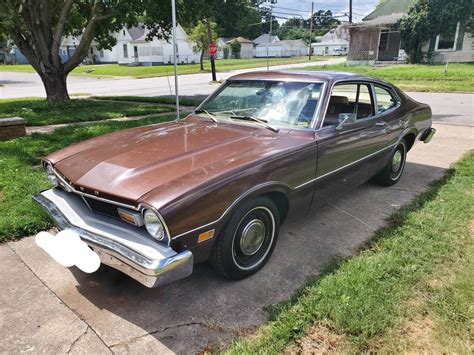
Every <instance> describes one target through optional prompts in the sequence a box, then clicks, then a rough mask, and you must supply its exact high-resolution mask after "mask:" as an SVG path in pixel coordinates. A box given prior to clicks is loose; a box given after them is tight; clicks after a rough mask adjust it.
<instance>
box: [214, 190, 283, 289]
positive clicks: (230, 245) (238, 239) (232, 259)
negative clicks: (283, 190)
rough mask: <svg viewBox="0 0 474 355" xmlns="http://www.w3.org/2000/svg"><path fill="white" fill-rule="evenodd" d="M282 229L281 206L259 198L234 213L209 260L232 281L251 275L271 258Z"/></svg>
mask: <svg viewBox="0 0 474 355" xmlns="http://www.w3.org/2000/svg"><path fill="white" fill-rule="evenodd" d="M279 230H280V214H279V212H278V208H277V206H276V205H275V203H274V202H273V201H272V200H271V199H270V198H268V197H263V196H262V197H257V198H256V199H254V200H252V201H249V202H247V203H245V204H243V205H242V206H241V207H240V208H239V209H238V210H237V211H235V212H234V214H233V215H232V217H231V218H230V219H229V221H228V222H227V224H226V225H225V227H224V229H223V230H222V231H221V233H220V234H219V237H218V238H217V240H216V241H215V243H214V246H213V249H212V252H211V256H210V258H209V261H210V263H211V265H212V266H213V267H214V269H215V270H216V271H217V273H219V274H221V275H223V276H225V277H227V278H229V279H233V280H240V279H243V278H245V277H247V276H250V275H252V274H254V273H256V272H257V271H258V270H260V269H261V268H262V267H263V266H264V265H265V264H266V263H267V261H268V259H270V256H271V255H272V252H273V249H275V245H276V242H277V239H278V232H279Z"/></svg>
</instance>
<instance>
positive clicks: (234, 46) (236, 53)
mask: <svg viewBox="0 0 474 355" xmlns="http://www.w3.org/2000/svg"><path fill="white" fill-rule="evenodd" d="M241 49H242V45H241V44H240V42H239V41H237V39H234V40H232V42H230V50H231V52H232V56H233V57H234V58H235V59H239V58H240V50H241Z"/></svg>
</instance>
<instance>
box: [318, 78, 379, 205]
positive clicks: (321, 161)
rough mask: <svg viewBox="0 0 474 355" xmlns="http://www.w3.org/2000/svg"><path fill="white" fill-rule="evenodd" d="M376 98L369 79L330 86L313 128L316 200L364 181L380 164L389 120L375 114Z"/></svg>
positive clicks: (333, 194) (329, 197) (321, 200)
mask: <svg viewBox="0 0 474 355" xmlns="http://www.w3.org/2000/svg"><path fill="white" fill-rule="evenodd" d="M375 102H376V101H375V96H374V92H373V88H372V85H371V84H370V83H368V82H341V83H337V84H336V85H334V87H333V88H332V91H331V96H330V98H329V100H328V104H327V109H326V113H325V116H324V120H323V122H322V126H321V128H320V129H319V130H317V131H316V140H317V144H318V162H317V172H316V181H315V195H314V201H315V202H316V204H319V203H323V202H326V201H328V200H330V199H332V198H333V197H335V196H337V195H340V194H342V193H344V192H346V191H348V190H350V189H351V188H353V187H355V186H357V185H359V184H361V183H363V182H365V181H367V180H368V179H369V178H370V177H371V176H372V175H373V174H374V173H375V172H376V171H377V169H378V168H379V166H380V164H381V162H382V161H383V159H384V155H383V152H384V151H385V150H386V148H387V144H388V124H387V123H386V122H385V121H383V119H382V118H381V115H377V112H376V107H375ZM344 118H346V121H345V122H343V123H342V124H341V121H342V120H343V119H344Z"/></svg>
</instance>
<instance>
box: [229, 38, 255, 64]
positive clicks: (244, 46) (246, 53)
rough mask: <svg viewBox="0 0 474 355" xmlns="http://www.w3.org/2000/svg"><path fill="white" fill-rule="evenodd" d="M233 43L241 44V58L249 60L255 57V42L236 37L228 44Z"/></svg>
mask: <svg viewBox="0 0 474 355" xmlns="http://www.w3.org/2000/svg"><path fill="white" fill-rule="evenodd" d="M232 41H237V42H239V43H240V58H242V59H249V58H253V57H254V51H253V41H251V40H249V39H247V38H244V37H236V38H234V39H231V40H230V41H228V42H227V44H230V43H231V42H232Z"/></svg>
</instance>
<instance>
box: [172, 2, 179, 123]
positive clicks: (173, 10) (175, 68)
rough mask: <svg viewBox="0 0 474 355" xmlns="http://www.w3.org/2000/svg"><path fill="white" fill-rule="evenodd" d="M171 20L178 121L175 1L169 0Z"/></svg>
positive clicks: (177, 118) (177, 115)
mask: <svg viewBox="0 0 474 355" xmlns="http://www.w3.org/2000/svg"><path fill="white" fill-rule="evenodd" d="M171 22H172V24H173V66H174V94H175V95H176V120H177V121H179V94H178V60H177V58H176V49H177V48H176V1H175V0H171Z"/></svg>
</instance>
